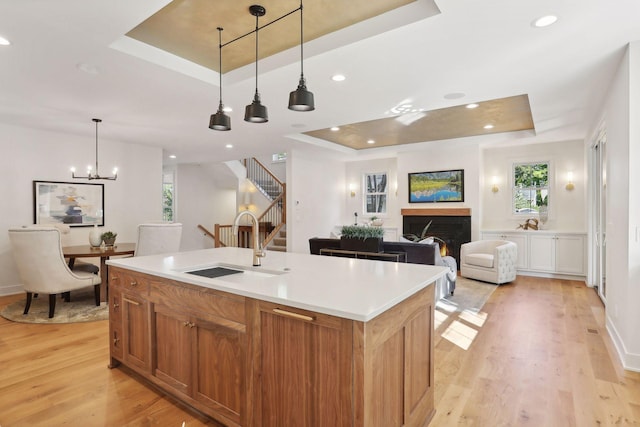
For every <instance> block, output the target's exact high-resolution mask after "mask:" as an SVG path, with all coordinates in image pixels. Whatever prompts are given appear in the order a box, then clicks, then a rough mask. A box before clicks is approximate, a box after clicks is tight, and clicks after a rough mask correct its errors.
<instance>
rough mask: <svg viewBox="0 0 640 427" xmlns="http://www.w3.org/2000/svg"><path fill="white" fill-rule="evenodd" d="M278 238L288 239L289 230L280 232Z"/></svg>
mask: <svg viewBox="0 0 640 427" xmlns="http://www.w3.org/2000/svg"><path fill="white" fill-rule="evenodd" d="M278 237H282V238H283V239H286V238H287V230H280V236H278Z"/></svg>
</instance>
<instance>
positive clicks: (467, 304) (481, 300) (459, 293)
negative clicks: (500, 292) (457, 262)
mask: <svg viewBox="0 0 640 427" xmlns="http://www.w3.org/2000/svg"><path fill="white" fill-rule="evenodd" d="M497 288H498V286H497V285H494V284H492V283H486V282H480V281H478V280H472V279H467V278H464V277H460V276H458V278H457V279H456V290H455V292H454V294H453V295H447V296H445V297H443V298H442V299H441V300H440V301H438V305H440V306H443V307H442V308H445V307H446V308H445V310H447V311H459V312H463V311H471V312H475V313H477V312H479V311H480V310H481V309H482V307H483V306H484V304H485V303H486V302H487V300H488V299H489V297H490V296H491V294H492V293H493V292H494V291H495V290H496V289H497Z"/></svg>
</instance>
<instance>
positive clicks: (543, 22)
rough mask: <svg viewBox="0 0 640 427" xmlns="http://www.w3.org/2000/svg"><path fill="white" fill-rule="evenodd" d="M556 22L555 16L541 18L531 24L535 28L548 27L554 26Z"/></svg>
mask: <svg viewBox="0 0 640 427" xmlns="http://www.w3.org/2000/svg"><path fill="white" fill-rule="evenodd" d="M557 20H558V17H557V16H555V15H547V16H542V17H540V18H538V19H536V20H535V21H533V22H532V23H531V25H533V26H534V27H536V28H543V27H548V26H549V25H551V24H554V23H555V22H556V21H557Z"/></svg>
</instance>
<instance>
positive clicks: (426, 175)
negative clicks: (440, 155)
mask: <svg viewBox="0 0 640 427" xmlns="http://www.w3.org/2000/svg"><path fill="white" fill-rule="evenodd" d="M438 202H464V169H455V170H444V171H433V172H413V173H409V203H438Z"/></svg>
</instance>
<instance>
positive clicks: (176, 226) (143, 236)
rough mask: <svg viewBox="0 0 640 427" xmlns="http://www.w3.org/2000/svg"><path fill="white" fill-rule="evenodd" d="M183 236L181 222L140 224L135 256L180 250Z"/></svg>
mask: <svg viewBox="0 0 640 427" xmlns="http://www.w3.org/2000/svg"><path fill="white" fill-rule="evenodd" d="M181 238H182V224H180V223H157V224H140V225H138V242H137V243H136V252H135V254H134V256H144V255H156V254H164V253H170V252H178V251H180V239H181Z"/></svg>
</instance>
